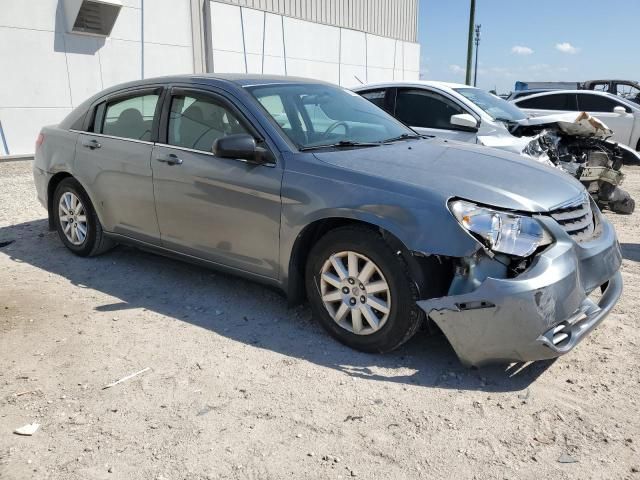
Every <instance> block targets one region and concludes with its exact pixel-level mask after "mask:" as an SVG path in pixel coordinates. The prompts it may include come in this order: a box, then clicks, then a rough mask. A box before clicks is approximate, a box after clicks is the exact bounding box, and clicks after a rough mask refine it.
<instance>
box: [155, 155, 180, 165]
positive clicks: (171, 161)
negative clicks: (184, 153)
mask: <svg viewBox="0 0 640 480" xmlns="http://www.w3.org/2000/svg"><path fill="white" fill-rule="evenodd" d="M156 161H158V162H162V163H166V164H167V165H182V159H181V158H180V157H178V156H177V155H175V154H173V153H170V154H168V155H160V156H159V157H156Z"/></svg>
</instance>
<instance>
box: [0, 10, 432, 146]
mask: <svg viewBox="0 0 640 480" xmlns="http://www.w3.org/2000/svg"><path fill="white" fill-rule="evenodd" d="M417 16H418V0H218V1H214V0H0V59H2V62H1V63H0V157H3V156H16V155H30V154H32V153H33V150H34V141H35V139H36V136H37V134H38V131H39V130H40V127H41V126H43V125H47V124H52V123H57V122H59V121H60V120H61V119H62V118H63V117H64V116H65V115H66V114H67V113H68V112H69V111H71V109H72V108H74V107H76V106H77V105H79V104H80V103H81V102H82V101H83V100H84V99H85V98H87V97H89V96H90V95H92V94H94V93H95V92H98V91H100V90H102V89H104V88H106V87H109V86H111V85H114V84H117V83H121V82H124V81H128V80H135V79H140V78H148V77H154V76H158V75H166V74H178V73H202V72H248V73H265V74H284V75H296V76H303V77H311V78H317V79H321V80H326V81H329V82H333V83H337V84H340V85H344V86H352V85H357V84H359V83H360V82H365V83H366V82H373V81H384V80H408V79H417V78H418V76H419V73H418V72H419V58H420V47H419V45H418V44H417V43H416V37H417Z"/></svg>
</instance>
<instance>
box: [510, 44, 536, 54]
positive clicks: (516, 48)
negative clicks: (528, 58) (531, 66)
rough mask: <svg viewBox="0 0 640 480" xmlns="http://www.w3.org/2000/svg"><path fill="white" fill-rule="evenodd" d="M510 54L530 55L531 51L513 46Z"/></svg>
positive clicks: (522, 46)
mask: <svg viewBox="0 0 640 480" xmlns="http://www.w3.org/2000/svg"><path fill="white" fill-rule="evenodd" d="M511 53H515V54H516V55H531V54H532V53H533V49H531V48H529V47H525V46H524V45H514V46H513V47H511Z"/></svg>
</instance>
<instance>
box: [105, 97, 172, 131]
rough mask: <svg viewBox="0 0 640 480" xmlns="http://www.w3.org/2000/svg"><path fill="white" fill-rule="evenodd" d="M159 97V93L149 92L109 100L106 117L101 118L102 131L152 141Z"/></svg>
mask: <svg viewBox="0 0 640 480" xmlns="http://www.w3.org/2000/svg"><path fill="white" fill-rule="evenodd" d="M159 98H160V96H159V95H158V94H157V93H153V94H149V93H147V94H144V95H139V96H131V97H128V98H125V99H123V100H114V101H112V102H107V104H106V108H105V112H104V117H103V118H102V119H99V121H101V122H102V129H101V131H100V133H103V134H104V135H111V136H114V137H121V138H131V139H133V140H146V141H150V140H151V132H152V130H153V118H154V115H155V112H156V107H157V105H158V99H159ZM96 119H97V116H96Z"/></svg>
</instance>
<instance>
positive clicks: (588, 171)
mask: <svg viewBox="0 0 640 480" xmlns="http://www.w3.org/2000/svg"><path fill="white" fill-rule="evenodd" d="M353 90H354V91H355V92H357V93H359V94H360V95H362V96H363V97H365V98H366V99H368V100H369V101H371V102H373V103H375V104H376V105H378V106H379V107H381V108H383V109H385V110H386V111H387V112H389V113H391V114H392V115H393V116H395V117H396V118H398V119H399V120H400V121H402V122H403V123H405V124H407V125H409V126H411V127H412V128H413V129H414V130H416V131H418V132H419V133H423V134H428V135H435V136H438V137H443V138H449V139H452V140H459V141H464V142H470V143H479V144H482V145H486V146H490V147H494V148H500V149H503V150H509V151H512V152H516V153H520V154H522V155H525V156H528V157H530V158H532V159H534V160H537V161H540V162H543V163H547V164H553V165H554V166H556V167H558V168H561V169H562V170H564V171H566V172H567V173H569V174H570V175H572V176H574V177H576V178H578V179H579V180H580V181H581V182H582V183H583V185H584V186H585V187H586V188H587V190H588V191H589V193H590V194H591V195H592V196H593V198H594V199H595V200H596V201H597V203H598V204H599V205H600V206H601V207H608V208H610V209H611V210H613V211H616V212H618V213H631V212H632V211H633V209H634V208H635V203H634V201H633V199H632V198H631V197H630V196H629V194H628V193H627V192H625V191H624V190H622V189H621V188H620V184H621V183H622V180H623V179H624V174H623V173H622V171H621V167H622V164H623V163H640V155H639V154H638V153H637V152H635V151H634V150H632V149H631V148H629V147H627V146H625V145H622V144H618V143H615V142H612V141H610V140H608V138H609V137H610V136H611V135H612V131H611V130H610V129H609V128H608V127H607V126H606V125H604V124H603V123H602V122H599V121H598V120H595V119H593V118H592V117H590V116H588V115H586V114H584V113H568V114H557V115H548V116H544V117H542V116H541V117H536V118H528V117H527V114H526V113H525V112H523V111H522V110H520V109H519V108H518V107H517V106H516V105H514V104H512V103H509V102H506V101H504V100H503V99H501V98H498V97H496V96H495V95H492V94H490V93H488V92H485V91H484V90H480V89H479V88H474V87H469V86H468V85H461V84H454V83H444V82H433V81H412V82H388V83H378V84H371V85H361V86H358V87H356V88H354V89H353Z"/></svg>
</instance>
